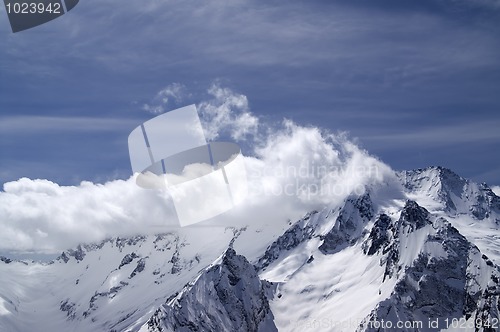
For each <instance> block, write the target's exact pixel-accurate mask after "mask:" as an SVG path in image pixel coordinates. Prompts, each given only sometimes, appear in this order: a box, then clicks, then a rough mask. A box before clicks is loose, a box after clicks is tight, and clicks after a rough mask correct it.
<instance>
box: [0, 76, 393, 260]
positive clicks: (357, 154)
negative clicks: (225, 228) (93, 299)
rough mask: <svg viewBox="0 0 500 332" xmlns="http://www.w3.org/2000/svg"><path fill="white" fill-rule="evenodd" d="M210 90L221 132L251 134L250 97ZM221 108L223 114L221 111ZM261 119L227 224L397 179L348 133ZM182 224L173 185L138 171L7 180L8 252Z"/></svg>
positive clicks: (1, 197) (0, 246)
mask: <svg viewBox="0 0 500 332" xmlns="http://www.w3.org/2000/svg"><path fill="white" fill-rule="evenodd" d="M209 92H210V93H211V95H212V96H213V100H211V101H208V102H207V104H206V105H205V107H208V108H209V109H210V111H213V113H214V117H213V120H214V121H215V124H214V126H212V127H210V128H211V130H212V131H213V136H215V137H217V135H219V133H222V132H229V133H232V135H234V136H235V137H239V138H241V139H242V140H245V138H246V137H247V136H246V135H244V134H246V133H248V131H249V128H253V123H254V122H257V121H258V117H257V116H256V115H254V114H253V113H252V112H251V111H250V109H249V107H248V101H247V98H246V96H245V95H242V94H237V93H235V92H233V91H232V90H231V89H228V88H225V87H222V86H220V85H213V86H212V87H211V88H210V90H209ZM219 112H221V113H220V114H222V118H221V117H217V114H219ZM242 112H243V113H242ZM241 114H243V115H245V117H244V118H245V120H244V121H242V120H241V116H238V115H241ZM249 118H252V119H253V120H252V121H248V119H249ZM249 123H250V126H249ZM259 123H260V125H262V126H265V127H268V129H269V130H263V132H264V133H265V136H263V137H262V141H261V142H260V143H261V144H259V145H258V146H254V148H255V150H254V154H255V156H253V157H245V166H246V167H245V168H246V169H247V174H248V185H249V194H248V197H247V199H245V201H244V202H243V203H242V204H241V205H240V206H238V207H237V208H236V209H233V210H231V211H230V212H229V213H226V214H223V215H220V216H219V217H217V220H216V223H217V224H219V225H229V226H231V225H234V222H236V221H237V222H238V223H239V224H242V225H245V224H249V223H254V222H255V220H265V221H266V222H268V223H273V222H276V221H284V220H287V219H294V218H298V217H300V216H301V215H303V214H304V213H305V212H307V211H310V210H313V209H316V208H319V207H321V206H324V205H325V204H330V203H340V202H341V201H342V200H343V199H345V198H346V197H347V196H348V195H350V194H352V193H358V194H361V193H363V192H364V190H365V186H366V185H376V184H379V183H381V182H387V181H391V180H394V179H395V177H394V174H393V172H392V170H391V169H390V168H389V167H388V166H386V165H385V164H383V163H382V162H380V161H378V160H377V159H376V158H374V157H372V156H370V155H368V154H367V153H366V152H365V151H363V150H361V149H360V148H358V147H357V146H356V145H355V144H353V143H352V142H351V141H349V140H348V139H346V137H345V136H343V135H333V134H331V133H329V132H327V131H324V130H322V129H320V128H317V127H304V126H300V125H298V124H296V123H293V122H292V121H290V120H284V121H283V122H282V124H281V125H280V126H278V127H275V126H273V127H272V129H273V130H270V129H271V127H270V126H269V125H267V124H263V123H261V122H260V121H259ZM240 135H241V136H240ZM249 139H252V138H251V137H249ZM277 207H278V208H277ZM176 224H177V220H176V216H175V213H174V208H173V205H172V203H171V200H170V197H169V194H168V191H167V192H164V191H157V190H144V189H142V188H140V187H138V186H137V185H136V184H135V179H134V177H131V178H130V179H128V180H115V181H110V182H106V183H104V184H95V183H91V182H87V181H84V182H82V183H80V184H79V185H77V186H61V185H58V184H57V183H54V182H52V181H49V180H31V179H27V178H22V179H19V180H16V181H11V182H7V183H5V184H4V186H3V192H0V228H1V229H2V232H0V250H3V251H21V252H22V251H36V252H57V251H60V250H63V249H65V248H67V247H72V246H74V245H76V244H77V243H79V242H88V241H99V240H102V239H104V238H106V237H109V236H117V235H127V234H136V233H144V232H149V231H151V232H155V231H157V230H158V228H157V226H158V225H162V226H163V227H164V228H165V227H173V226H174V225H176ZM155 227H156V228H155Z"/></svg>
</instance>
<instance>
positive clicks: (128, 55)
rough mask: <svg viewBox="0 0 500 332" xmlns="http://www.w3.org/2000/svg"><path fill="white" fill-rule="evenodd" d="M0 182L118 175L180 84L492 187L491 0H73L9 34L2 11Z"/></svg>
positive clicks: (494, 88)
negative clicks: (157, 107) (53, 15)
mask: <svg viewBox="0 0 500 332" xmlns="http://www.w3.org/2000/svg"><path fill="white" fill-rule="evenodd" d="M0 44H1V45H2V46H1V47H0V164H1V166H0V183H4V182H6V181H12V180H16V179H18V178H20V177H23V176H25V177H29V178H43V179H49V180H51V181H55V182H58V183H60V184H77V183H79V182H80V181H82V180H90V181H96V182H104V181H107V180H111V179H115V178H128V177H129V176H130V174H131V170H130V164H129V160H128V150H127V136H128V134H129V133H130V131H131V130H132V129H133V128H135V127H136V126H137V125H139V124H140V123H142V122H143V121H145V120H147V119H149V118H151V117H152V116H153V114H151V113H149V112H146V111H144V110H143V105H144V104H148V105H149V104H154V103H155V96H156V94H157V93H158V92H159V91H161V90H162V89H164V88H165V87H169V86H170V87H172V86H175V84H178V85H179V86H181V87H182V89H183V94H182V95H183V98H181V99H179V100H176V99H175V98H171V100H170V101H169V103H168V105H166V106H165V107H166V108H167V109H168V108H171V109H173V108H175V107H178V106H179V107H180V106H184V105H186V104H190V103H199V102H202V101H204V100H206V99H207V98H210V96H209V95H208V93H207V90H208V89H209V87H210V86H211V85H212V84H213V83H214V82H218V84H220V85H221V86H224V87H228V88H230V89H232V90H233V91H236V92H238V93H240V94H243V95H245V96H247V98H248V101H249V106H250V108H251V111H252V112H253V113H255V114H257V115H258V116H260V117H262V118H264V119H266V121H271V122H272V121H280V120H281V119H282V118H283V117H286V118H288V119H292V120H294V121H295V122H297V123H300V124H302V125H313V126H321V127H323V128H328V129H331V130H332V131H337V130H339V131H348V132H349V134H350V136H351V137H352V138H357V140H358V142H359V144H360V145H361V146H362V147H363V148H365V149H367V150H368V151H369V152H370V153H371V154H373V155H376V156H378V157H379V158H380V159H381V160H383V161H384V162H386V163H388V164H389V165H390V166H392V167H393V168H395V169H413V168H418V167H426V166H429V165H442V166H445V167H449V168H451V169H453V170H454V171H456V172H457V173H459V174H460V175H462V176H465V177H468V178H471V179H474V180H476V181H486V182H488V183H489V184H490V185H497V184H500V154H499V147H500V130H499V128H500V93H499V92H500V2H499V1H497V0H469V1H461V0H455V1H451V0H450V1H444V0H436V1H427V0H424V1H418V2H416V1H405V0H398V1H396V0H382V1H376V0H370V1H364V0H363V1H362V0H350V1H295V0H292V1H243V0H235V1H222V0H217V1H201V0H199V1H190V0H183V1H181V0H171V1H166V0H165V1H162V0H143V1H131V2H124V1H119V0H82V1H80V3H79V5H78V6H77V7H75V8H74V9H73V10H72V11H71V12H70V13H68V14H66V15H64V16H62V17H60V18H58V19H56V20H54V21H52V22H49V23H47V24H44V25H42V26H39V27H37V28H34V29H31V30H27V31H24V32H20V33H16V34H13V33H12V32H11V31H10V27H9V25H8V21H7V17H6V13H5V10H4V9H3V8H2V11H1V12H0Z"/></svg>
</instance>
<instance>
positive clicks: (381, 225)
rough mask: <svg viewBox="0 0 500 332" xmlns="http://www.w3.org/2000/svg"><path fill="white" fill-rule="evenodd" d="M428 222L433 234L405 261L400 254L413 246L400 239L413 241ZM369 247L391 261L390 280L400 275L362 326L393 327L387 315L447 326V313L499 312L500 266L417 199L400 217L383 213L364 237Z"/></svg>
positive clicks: (494, 316)
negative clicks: (432, 215) (434, 218)
mask: <svg viewBox="0 0 500 332" xmlns="http://www.w3.org/2000/svg"><path fill="white" fill-rule="evenodd" d="M426 226H428V227H427V229H428V232H429V234H428V235H427V236H426V238H424V243H423V246H422V248H423V249H420V250H421V251H420V252H419V253H410V254H416V255H417V256H416V258H415V259H414V260H413V261H412V262H411V263H410V265H404V263H403V262H401V261H400V257H403V256H408V252H406V251H407V250H412V249H407V248H405V247H402V246H401V245H400V243H401V240H402V237H409V239H410V240H408V241H411V236H412V233H413V232H415V231H416V230H418V229H422V228H423V227H426ZM392 235H393V236H392ZM415 241H417V239H415ZM425 248H427V249H425ZM364 251H365V253H366V254H368V255H373V254H375V253H380V254H382V255H383V256H382V258H381V264H385V265H386V269H385V275H384V281H385V280H386V279H387V278H393V277H395V275H396V272H397V273H398V281H397V282H396V285H395V287H394V289H393V291H392V293H391V295H390V296H389V298H387V299H385V300H383V301H382V302H380V303H379V304H378V305H377V306H376V308H375V309H374V310H373V311H372V312H371V314H370V315H369V316H368V317H366V318H365V319H364V320H363V322H362V323H361V325H360V327H359V328H358V331H391V329H390V328H380V322H382V321H395V320H398V321H421V322H423V323H424V324H428V322H429V321H430V320H435V319H437V320H438V321H439V324H440V325H438V326H439V329H442V328H445V327H446V326H445V321H444V319H445V318H448V319H450V320H451V319H453V318H456V319H459V318H461V317H463V316H465V317H466V318H469V317H473V318H475V319H478V320H481V319H482V320H484V321H487V320H488V319H489V321H490V322H491V321H493V320H494V319H498V317H499V310H498V304H499V303H500V302H499V294H500V284H499V280H500V277H499V274H500V272H499V268H498V267H496V266H494V265H493V263H492V262H491V261H490V260H488V258H487V257H486V256H484V255H481V253H480V251H479V249H478V248H477V247H476V246H474V245H473V244H471V243H470V242H469V241H468V240H467V239H466V238H465V237H464V236H462V235H461V234H460V233H459V232H458V230H457V229H456V228H454V227H453V226H452V225H451V224H450V223H449V222H447V221H446V220H444V219H437V221H436V222H435V223H434V224H432V223H431V221H430V220H429V213H428V212H427V211H426V210H425V209H423V208H421V207H420V206H418V204H416V203H415V202H412V201H408V202H407V204H406V206H405V208H404V209H403V211H402V212H401V217H400V219H399V220H398V221H396V222H395V223H391V222H390V219H389V218H388V217H387V216H384V215H381V216H380V217H379V218H378V219H377V221H376V222H375V225H374V227H373V229H372V230H371V232H370V235H369V237H368V240H367V241H366V242H365V243H364ZM485 273H486V274H487V275H489V274H491V277H490V280H489V281H488V283H487V285H484V282H483V281H482V280H484V274H485ZM492 308H493V309H492ZM483 317H484V318H483ZM386 327H387V326H386ZM424 327H426V326H424ZM439 329H434V330H436V331H438V330H439ZM399 330H400V331H420V330H421V328H414V327H413V328H402V329H399ZM431 330H432V331H434V330H433V329H431ZM478 331H488V330H487V329H478Z"/></svg>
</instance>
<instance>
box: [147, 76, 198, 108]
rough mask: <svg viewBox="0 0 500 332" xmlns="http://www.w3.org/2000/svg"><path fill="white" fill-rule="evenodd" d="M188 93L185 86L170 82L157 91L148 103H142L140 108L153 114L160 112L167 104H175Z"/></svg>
mask: <svg viewBox="0 0 500 332" xmlns="http://www.w3.org/2000/svg"><path fill="white" fill-rule="evenodd" d="M187 95H188V93H187V90H186V87H185V86H184V85H182V84H180V83H172V84H169V85H167V86H166V87H165V88H163V89H162V90H160V91H158V93H157V94H156V96H155V97H154V98H153V100H152V101H151V102H150V103H147V104H144V105H142V109H143V110H144V111H146V112H149V113H153V114H160V113H163V112H165V111H166V110H167V107H168V106H170V107H171V106H172V104H173V105H177V104H179V103H180V102H182V101H183V100H184V98H185V97H186V96H187Z"/></svg>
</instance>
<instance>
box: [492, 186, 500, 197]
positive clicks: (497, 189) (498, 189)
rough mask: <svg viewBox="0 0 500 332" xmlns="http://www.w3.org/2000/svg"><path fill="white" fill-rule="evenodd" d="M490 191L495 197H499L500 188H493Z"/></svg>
mask: <svg viewBox="0 0 500 332" xmlns="http://www.w3.org/2000/svg"><path fill="white" fill-rule="evenodd" d="M491 190H493V192H494V193H495V195H497V196H500V186H493V187H491Z"/></svg>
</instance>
